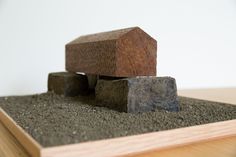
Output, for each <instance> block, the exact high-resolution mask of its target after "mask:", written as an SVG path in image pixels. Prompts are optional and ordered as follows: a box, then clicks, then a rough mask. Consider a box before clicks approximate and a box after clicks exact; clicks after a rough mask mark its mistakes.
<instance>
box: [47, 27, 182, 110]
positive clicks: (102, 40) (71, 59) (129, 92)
mask: <svg viewBox="0 0 236 157" xmlns="http://www.w3.org/2000/svg"><path fill="white" fill-rule="evenodd" d="M156 57H157V42H156V40H155V39H153V38H152V37H151V36H149V35H148V34H147V33H145V32H144V31H143V30H142V29H140V28H139V27H132V28H126V29H121V30H115V31H110V32H103V33H97V34H91V35H86V36H81V37H79V38H77V39H75V40H74V41H72V42H70V43H68V44H67V45H66V70H67V71H69V72H64V73H59V74H57V73H51V74H49V79H48V90H49V91H53V92H55V93H56V94H64V95H65V96H77V95H82V94H85V93H88V91H90V92H91V91H92V92H95V99H96V100H97V102H98V104H99V105H100V106H105V107H108V108H111V109H114V110H118V111H121V112H132V113H137V112H147V111H154V110H155V109H165V110H168V111H178V110H179V102H178V97H177V87H176V82H175V79H174V78H171V77H156ZM78 72H79V73H85V75H83V74H76V73H78Z"/></svg>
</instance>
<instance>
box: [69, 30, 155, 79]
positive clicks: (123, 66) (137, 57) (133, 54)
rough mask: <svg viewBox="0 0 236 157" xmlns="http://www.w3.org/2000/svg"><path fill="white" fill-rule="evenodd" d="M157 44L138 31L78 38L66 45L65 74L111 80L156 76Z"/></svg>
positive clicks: (116, 31)
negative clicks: (70, 73)
mask: <svg viewBox="0 0 236 157" xmlns="http://www.w3.org/2000/svg"><path fill="white" fill-rule="evenodd" d="M156 51H157V42H156V40H155V39H153V38H152V37H151V36H149V35H148V34H147V33H145V32H144V31H143V30H141V29H140V28H139V27H133V28H126V29H121V30H115V31H110V32H104V33H97V34H91V35H86V36H81V37H79V38H77V39H75V40H74V41H72V42H70V43H68V44H67V45H66V70H67V71H70V72H83V73H87V74H94V75H105V76H114V77H132V76H155V75H156V56H157V55H156V53H157V52H156Z"/></svg>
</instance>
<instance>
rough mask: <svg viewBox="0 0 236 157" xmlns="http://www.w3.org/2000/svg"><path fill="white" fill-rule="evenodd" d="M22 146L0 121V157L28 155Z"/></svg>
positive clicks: (23, 156)
mask: <svg viewBox="0 0 236 157" xmlns="http://www.w3.org/2000/svg"><path fill="white" fill-rule="evenodd" d="M29 156H30V155H29V154H28V153H27V152H26V150H25V149H24V148H23V146H22V145H21V144H20V143H19V142H18V141H17V139H16V138H15V137H14V136H13V135H12V134H11V133H10V132H9V130H8V129H7V128H6V127H5V126H4V125H3V124H2V123H1V122H0V157H29Z"/></svg>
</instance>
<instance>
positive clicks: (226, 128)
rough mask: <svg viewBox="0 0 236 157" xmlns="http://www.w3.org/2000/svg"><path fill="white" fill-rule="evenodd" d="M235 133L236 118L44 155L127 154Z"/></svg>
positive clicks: (102, 156)
mask: <svg viewBox="0 0 236 157" xmlns="http://www.w3.org/2000/svg"><path fill="white" fill-rule="evenodd" d="M234 135H236V120H228V121H223V122H216V123H209V124H204V125H197V126H191V127H185V128H179V129H173V130H167V131H160V132H153V133H146V134H141V135H134V136H127V137H119V138H113V139H107V140H99V141H93V142H85V143H81V144H70V145H65V146H56V147H47V148H44V149H42V151H41V155H42V157H74V156H90V157H108V156H109V157H111V156H124V155H130V154H132V153H136V154H137V153H141V152H145V151H151V150H155V151H156V150H161V149H166V148H171V147H176V146H181V145H186V144H190V143H196V142H200V141H206V140H213V139H217V138H223V137H226V136H234ZM155 139H158V140H155Z"/></svg>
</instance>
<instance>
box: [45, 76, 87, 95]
mask: <svg viewBox="0 0 236 157" xmlns="http://www.w3.org/2000/svg"><path fill="white" fill-rule="evenodd" d="M48 91H53V92H54V93H56V94H60V95H65V96H71V97H73V96H77V95H80V94H81V95H83V94H86V93H87V92H88V80H87V77H86V76H85V75H82V74H76V73H68V72H57V73H50V74H49V75H48Z"/></svg>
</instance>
